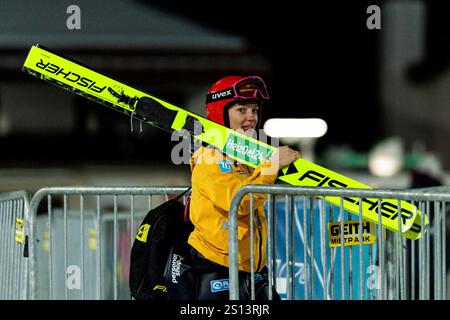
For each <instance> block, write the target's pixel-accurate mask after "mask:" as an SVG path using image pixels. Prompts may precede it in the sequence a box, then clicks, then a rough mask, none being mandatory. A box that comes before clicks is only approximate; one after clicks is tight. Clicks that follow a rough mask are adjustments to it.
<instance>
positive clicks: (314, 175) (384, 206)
mask: <svg viewBox="0 0 450 320" xmlns="http://www.w3.org/2000/svg"><path fill="white" fill-rule="evenodd" d="M304 179H310V180H312V181H315V182H318V183H317V185H316V186H317V187H321V186H328V187H332V188H347V187H348V185H347V184H345V183H343V182H340V181H338V180H335V179H331V178H330V177H327V176H326V175H324V174H322V173H319V172H317V171H313V170H308V171H306V172H305V173H304V174H303V175H302V176H301V177H300V178H299V179H298V180H300V181H302V180H304ZM343 199H344V200H345V201H348V202H350V203H353V204H358V199H352V198H349V197H346V198H343ZM361 202H362V203H363V204H366V205H367V204H368V205H369V207H368V208H367V209H368V210H369V211H372V212H373V213H374V214H378V200H376V199H373V200H371V199H366V198H361ZM380 211H381V215H382V216H383V217H386V218H389V219H391V220H395V219H396V218H397V217H398V214H399V213H398V207H397V205H396V204H395V203H393V202H389V201H386V200H384V201H381V206H380ZM413 216H414V214H413V212H411V211H409V210H407V209H405V208H401V217H402V222H403V224H406V221H407V220H410V219H412V217H413ZM411 230H412V231H416V230H417V229H415V230H413V229H412V228H411ZM419 232H420V230H419Z"/></svg>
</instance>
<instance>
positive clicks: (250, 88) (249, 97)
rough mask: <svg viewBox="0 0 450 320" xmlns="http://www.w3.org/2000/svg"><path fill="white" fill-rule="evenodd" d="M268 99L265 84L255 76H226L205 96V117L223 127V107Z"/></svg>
mask: <svg viewBox="0 0 450 320" xmlns="http://www.w3.org/2000/svg"><path fill="white" fill-rule="evenodd" d="M268 99H270V97H269V94H268V92H267V88H266V84H265V83H264V81H263V80H262V79H261V78H260V77H257V76H248V77H242V76H226V77H223V78H222V79H220V80H218V81H217V82H216V83H214V84H213V85H212V86H211V88H210V89H209V91H208V94H207V95H206V116H207V117H208V119H210V120H212V121H214V122H217V123H219V124H221V125H225V120H224V111H225V107H226V106H227V105H229V104H231V103H233V102H237V101H257V102H258V103H260V102H262V100H268Z"/></svg>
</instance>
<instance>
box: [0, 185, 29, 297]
mask: <svg viewBox="0 0 450 320" xmlns="http://www.w3.org/2000/svg"><path fill="white" fill-rule="evenodd" d="M29 203H30V196H29V194H28V193H27V192H25V191H17V192H10V193H1V194H0V299H1V300H6V299H15V300H18V299H21V300H23V299H26V298H27V288H28V278H27V274H28V259H27V255H28V253H27V245H28V239H27V237H26V233H25V230H26V226H27V225H28V221H29V217H28V205H29Z"/></svg>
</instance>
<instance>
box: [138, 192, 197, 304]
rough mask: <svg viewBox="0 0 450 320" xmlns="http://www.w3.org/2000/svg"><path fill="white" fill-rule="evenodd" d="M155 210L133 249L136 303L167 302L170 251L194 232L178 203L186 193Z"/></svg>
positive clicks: (184, 210)
mask: <svg viewBox="0 0 450 320" xmlns="http://www.w3.org/2000/svg"><path fill="white" fill-rule="evenodd" d="M189 190H190V188H189V189H187V190H186V191H185V192H183V193H182V194H180V195H179V196H177V197H176V198H174V199H171V200H169V201H166V202H164V203H163V204H161V205H160V206H158V207H156V208H154V209H151V210H150V211H149V212H148V213H147V215H146V216H145V218H144V220H143V221H142V223H141V225H140V227H139V230H138V232H137V235H136V238H135V240H134V243H133V247H132V248H131V257H130V277H129V285H130V294H131V297H132V298H134V299H136V300H166V299H167V288H166V285H165V281H164V269H165V267H166V263H167V259H168V257H169V250H170V248H171V247H172V246H173V245H175V244H177V243H181V242H183V241H187V238H188V237H189V234H190V233H191V232H192V230H193V229H194V226H193V224H192V223H191V222H190V221H189V219H186V216H187V215H186V210H188V206H189V202H186V203H187V204H186V206H185V205H183V204H182V203H181V202H179V201H178V199H180V198H181V197H182V196H183V195H184V194H185V193H186V192H188V191H189Z"/></svg>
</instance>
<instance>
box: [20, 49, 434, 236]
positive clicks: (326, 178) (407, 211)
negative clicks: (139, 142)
mask: <svg viewBox="0 0 450 320" xmlns="http://www.w3.org/2000/svg"><path fill="white" fill-rule="evenodd" d="M22 70H23V71H24V72H27V73H29V74H32V75H34V76H36V77H38V78H40V79H42V80H44V81H47V82H50V83H52V84H54V85H57V86H59V87H61V88H64V89H66V90H69V91H71V92H73V93H76V94H78V95H81V96H84V97H86V98H88V99H91V100H94V101H96V102H98V103H100V104H103V105H105V106H107V107H110V108H113V109H114V110H116V111H119V112H122V113H125V114H127V115H133V117H136V118H137V119H140V120H142V121H144V122H146V123H148V124H150V125H153V126H156V127H159V128H161V129H164V130H167V131H178V130H183V129H184V130H187V131H188V132H189V133H191V134H193V135H194V136H195V138H196V139H198V140H200V141H202V142H205V143H207V144H210V145H213V146H215V147H216V148H218V149H220V150H222V151H223V152H224V153H226V154H227V155H228V156H229V157H230V158H232V159H234V160H238V161H240V162H242V163H245V164H247V165H249V166H251V167H253V168H254V167H256V166H257V165H258V164H259V163H260V161H261V159H262V158H263V157H266V158H267V157H270V155H271V154H272V153H273V152H274V151H275V150H276V148H275V147H273V146H270V145H268V144H265V143H263V142H261V141H258V140H256V139H253V138H251V137H247V136H245V135H243V134H241V133H239V132H236V131H233V130H231V129H229V128H226V127H224V126H221V125H219V124H217V123H215V122H213V121H210V120H208V119H206V118H204V117H201V116H199V115H197V114H195V113H192V112H189V111H187V110H184V109H182V108H179V107H177V106H175V105H173V104H170V103H168V102H166V101H164V100H161V99H159V98H157V97H155V96H152V95H150V94H148V93H146V92H144V91H141V90H138V89H136V88H134V87H132V86H130V85H127V84H125V83H124V82H122V81H118V80H115V79H114V78H111V77H108V76H106V75H103V74H101V73H99V72H96V71H94V70H93V69H92V68H90V67H86V66H84V65H82V64H80V63H78V62H76V61H74V60H73V59H70V58H66V57H63V56H62V55H60V54H56V53H54V52H52V51H50V50H49V49H46V48H44V47H42V46H40V45H36V46H32V47H31V49H30V52H29V53H28V56H27V58H26V61H25V63H24V65H23V67H22ZM278 179H279V180H281V181H284V182H286V183H288V184H291V185H294V186H312V187H317V186H321V187H342V188H362V189H371V187H369V186H367V185H365V184H362V183H360V182H358V181H355V180H353V179H350V178H348V177H346V176H344V175H341V174H339V173H336V172H334V171H331V170H328V169H326V168H324V167H321V166H319V165H317V164H314V163H312V162H309V161H307V160H305V159H301V158H300V159H298V160H296V161H295V162H293V163H292V164H291V165H290V166H289V167H286V168H283V170H282V171H281V172H280V175H279V177H278ZM325 200H327V201H329V202H331V203H333V204H336V205H340V198H339V197H325ZM399 203H400V208H399ZM343 205H344V208H345V209H346V210H348V211H349V212H351V213H354V214H357V215H358V214H359V199H358V198H349V197H346V198H344V201H343ZM361 207H362V211H361V215H362V216H363V218H364V219H366V220H368V221H371V222H373V223H375V224H378V212H380V213H381V224H382V225H383V227H385V228H387V229H389V230H391V231H394V232H398V229H399V221H398V219H399V218H400V223H401V231H402V234H403V236H405V237H406V238H409V239H419V238H420V237H421V236H422V233H423V230H424V227H423V225H422V213H421V212H420V211H419V210H418V209H417V208H416V207H415V206H414V205H412V204H410V203H408V202H406V201H400V202H398V201H397V200H393V199H381V200H380V202H378V200H377V199H361ZM423 218H424V226H427V225H428V224H429V221H428V218H427V216H426V215H424V216H423Z"/></svg>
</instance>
